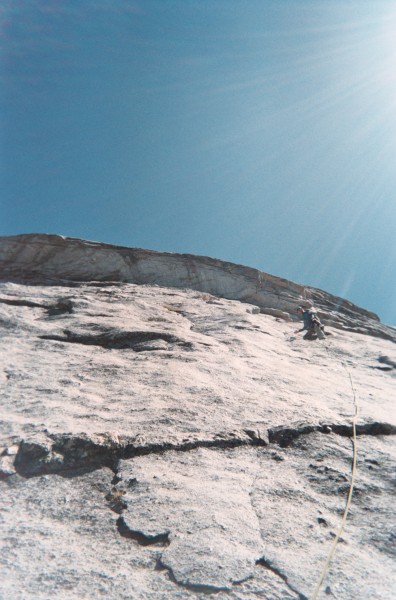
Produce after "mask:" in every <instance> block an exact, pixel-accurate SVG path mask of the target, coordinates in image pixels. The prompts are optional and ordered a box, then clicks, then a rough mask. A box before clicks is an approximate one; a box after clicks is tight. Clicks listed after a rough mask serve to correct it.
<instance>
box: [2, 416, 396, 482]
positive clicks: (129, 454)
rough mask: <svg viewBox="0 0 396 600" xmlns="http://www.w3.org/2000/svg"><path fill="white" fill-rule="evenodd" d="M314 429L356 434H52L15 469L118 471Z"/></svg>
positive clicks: (21, 452)
mask: <svg viewBox="0 0 396 600" xmlns="http://www.w3.org/2000/svg"><path fill="white" fill-rule="evenodd" d="M356 430H357V434H358V435H372V436H377V435H395V434H396V427H395V426H394V425H391V424H390V423H379V422H374V423H365V424H361V425H357V426H356ZM313 432H318V433H323V434H328V433H330V432H333V433H335V434H337V435H340V436H347V437H351V436H352V425H346V424H331V425H330V424H329V425H300V426H296V427H281V426H279V427H274V428H272V429H269V430H268V438H267V435H266V434H264V433H260V432H259V431H253V430H250V429H247V430H243V432H241V433H240V435H238V434H236V433H233V432H232V433H230V434H223V435H222V437H221V438H220V437H219V438H216V437H215V439H208V440H191V441H187V442H183V443H180V444H177V443H172V442H162V443H160V442H159V443H151V444H150V443H148V444H147V445H136V443H135V440H134V439H133V438H132V439H129V440H128V439H127V440H125V441H123V442H122V443H121V442H117V443H116V442H114V441H113V440H107V439H105V440H104V441H95V440H92V439H91V438H89V437H87V436H84V434H80V435H70V434H61V435H59V434H55V435H50V434H49V435H48V437H47V438H45V440H38V441H22V442H21V444H20V446H19V449H18V452H17V455H16V457H15V464H14V467H15V470H16V471H17V472H18V473H19V474H20V475H22V476H23V477H35V476H38V475H43V474H46V473H59V474H61V475H65V476H68V477H73V476H74V475H76V474H81V471H82V470H85V471H86V472H87V471H92V470H94V469H99V468H101V467H108V468H110V469H112V470H113V471H114V472H115V471H116V465H117V462H118V461H119V460H121V459H124V460H126V459H130V458H134V457H137V456H145V455H149V454H162V453H164V452H168V451H176V452H188V451H190V450H195V449H196V448H214V449H216V448H218V449H232V448H238V447H247V446H255V447H257V446H267V445H268V443H270V444H279V446H281V447H282V448H286V447H288V446H290V445H291V444H292V442H293V441H294V440H295V439H297V438H298V437H299V436H301V435H308V434H310V433H313Z"/></svg>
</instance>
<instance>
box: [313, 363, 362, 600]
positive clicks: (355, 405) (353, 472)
mask: <svg viewBox="0 0 396 600" xmlns="http://www.w3.org/2000/svg"><path fill="white" fill-rule="evenodd" d="M342 365H343V367H345V369H346V371H347V373H348V375H349V380H350V382H351V387H352V392H353V402H354V407H355V415H354V417H353V418H352V432H353V438H352V439H353V461H352V475H351V485H350V487H349V494H348V499H347V503H346V506H345V511H344V516H343V518H342V522H341V526H340V528H339V530H338V533H337V535H336V537H335V538H334V541H333V544H332V547H331V549H330V552H329V555H328V557H327V559H326V562H325V564H324V567H323V569H322V572H321V575H320V578H319V581H318V583H317V585H316V588H315V591H314V593H313V594H312V596H311V597H310V600H316V599H317V597H318V595H319V592H320V588H321V587H322V583H323V580H324V578H325V577H326V573H327V571H328V569H329V566H330V563H331V561H332V560H333V557H334V554H335V551H336V548H337V544H338V541H339V539H340V537H341V535H342V533H343V531H344V527H345V523H346V520H347V516H348V511H349V507H350V505H351V500H352V494H353V486H354V484H355V477H356V461H357V444H356V419H357V413H358V407H357V402H356V393H355V389H354V387H353V381H352V376H351V374H350V372H349V371H348V368H347V367H346V365H345V364H344V363H342Z"/></svg>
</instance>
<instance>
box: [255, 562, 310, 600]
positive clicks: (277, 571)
mask: <svg viewBox="0 0 396 600" xmlns="http://www.w3.org/2000/svg"><path fill="white" fill-rule="evenodd" d="M256 565H261V566H262V567H265V568H266V569H269V570H270V571H272V572H273V573H275V575H277V576H278V577H280V578H281V579H282V580H283V581H284V582H285V583H286V585H287V587H288V588H289V589H290V590H291V591H292V592H294V594H297V596H298V598H299V600H308V598H307V596H305V594H302V593H301V592H299V591H298V590H296V588H295V587H294V586H292V585H291V584H290V583H289V580H288V578H287V575H285V574H284V573H283V572H282V571H281V570H280V569H278V568H277V567H275V566H274V565H273V564H272V562H271V561H270V560H268V559H266V558H264V556H262V557H261V558H259V560H257V561H256Z"/></svg>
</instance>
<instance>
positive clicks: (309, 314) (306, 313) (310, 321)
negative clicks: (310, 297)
mask: <svg viewBox="0 0 396 600" xmlns="http://www.w3.org/2000/svg"><path fill="white" fill-rule="evenodd" d="M296 312H297V314H298V315H299V316H300V317H302V319H303V323H304V326H303V328H302V329H296V331H295V332H294V333H301V332H302V331H305V330H306V331H307V333H306V334H305V335H304V339H315V337H318V338H319V339H320V340H323V339H324V338H325V334H324V326H323V325H322V323H321V322H320V319H319V317H318V314H317V312H316V308H314V307H313V306H310V307H309V308H304V307H303V306H299V307H298V308H297V311H296Z"/></svg>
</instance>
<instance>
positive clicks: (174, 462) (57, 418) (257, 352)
mask: <svg viewBox="0 0 396 600" xmlns="http://www.w3.org/2000/svg"><path fill="white" fill-rule="evenodd" d="M0 248H1V251H2V254H1V257H2V258H1V260H2V261H3V262H2V263H1V264H2V266H3V267H4V268H3V271H2V276H3V282H2V283H0V333H1V335H0V359H1V360H0V394H1V398H2V409H1V415H0V419H1V428H0V487H1V492H2V493H1V494H0V519H1V529H2V531H3V532H5V535H3V536H2V541H1V552H0V596H1V597H4V598H13V599H16V600H18V599H21V600H22V599H23V600H33V599H34V600H36V599H40V600H45V599H48V600H49V599H50V598H51V599H52V598H54V597H56V598H60V599H61V600H66V599H67V600H70V599H73V600H74V599H75V600H80V598H85V599H91V598H92V599H95V600H96V599H97V598H100V597H105V598H109V599H114V600H115V599H117V600H118V599H119V598H124V599H127V598H128V599H130V598H133V599H135V598H136V599H146V598H149V599H153V600H154V599H159V598H161V599H162V598H164V599H167V598H180V599H183V600H184V599H190V598H199V599H201V598H202V599H203V598H208V597H213V598H216V599H217V600H230V599H235V600H237V599H238V600H239V599H253V598H257V597H261V598H268V599H269V600H283V599H289V598H290V599H296V598H300V599H302V598H308V597H310V596H311V594H312V592H313V590H314V588H315V585H316V582H317V581H318V578H319V575H320V572H321V570H322V567H323V565H324V562H325V560H326V557H327V555H328V552H329V551H330V548H331V546H332V543H333V540H334V537H335V536H336V535H337V532H338V528H339V527H340V524H341V520H342V515H343V512H344V509H345V503H346V499H347V496H348V492H349V486H350V481H351V465H352V457H353V445H352V441H351V438H352V433H353V427H352V419H353V417H354V415H355V409H356V407H357V409H358V415H357V422H356V432H357V478H356V482H355V488H354V493H353V496H352V504H351V509H350V514H349V517H348V519H347V522H346V527H345V530H344V532H343V533H342V536H341V540H340V542H339V543H338V546H337V550H336V554H335V558H334V560H333V562H332V564H331V566H330V570H329V572H328V573H327V575H326V578H325V581H324V583H323V586H322V589H321V592H320V595H319V597H320V598H327V597H332V595H333V597H336V598H338V599H342V600H349V599H350V598H362V599H367V600H368V599H377V598H381V599H385V600H390V599H391V598H393V597H394V589H395V587H396V569H395V551H394V548H395V539H396V532H395V531H394V529H393V528H394V523H395V522H396V519H395V503H394V481H393V479H392V477H393V474H394V468H395V462H396V457H395V454H396V451H395V433H396V414H395V411H394V406H393V404H394V397H395V389H396V388H395V381H396V370H395V368H394V365H395V364H396V353H395V352H396V351H395V345H394V343H393V341H392V335H393V334H392V330H391V329H390V328H386V327H385V326H382V325H381V324H379V323H378V322H377V321H375V319H374V317H373V316H372V315H370V314H369V313H365V311H363V310H361V309H358V308H357V307H351V306H350V305H349V304H348V303H346V304H345V305H343V308H342V309H340V313H339V320H340V323H343V325H342V326H343V327H344V328H345V327H349V325H347V323H348V322H349V324H351V323H352V322H353V323H354V327H355V325H356V327H357V328H358V329H359V330H361V333H356V331H355V332H352V331H351V332H349V331H345V330H344V331H342V330H340V329H337V330H336V329H335V328H332V327H330V326H328V327H327V328H326V329H327V331H328V333H331V334H332V335H330V336H328V337H327V338H326V339H325V340H323V341H318V340H316V341H306V340H304V339H303V338H302V337H300V336H299V335H296V334H295V333H294V329H295V328H296V324H295V323H293V322H288V321H287V315H283V317H285V318H283V317H282V315H281V314H279V313H277V312H276V313H275V312H273V313H272V314H271V311H272V310H274V311H277V310H280V311H281V312H282V311H284V312H287V313H288V312H289V310H290V306H291V305H292V304H293V303H294V300H296V301H298V295H299V294H301V293H302V292H303V288H302V287H301V286H297V285H295V284H292V283H289V282H284V280H277V278H271V277H270V276H268V277H269V278H270V279H269V280H267V279H266V277H267V276H265V275H264V274H262V277H264V279H262V281H267V283H268V281H270V282H271V285H273V289H274V290H276V294H277V297H278V301H277V302H278V304H277V307H274V306H271V302H272V300H271V299H270V300H268V298H271V294H268V295H267V296H265V298H266V300H265V302H264V300H263V298H264V295H261V296H260V294H261V293H262V292H260V293H258V295H257V293H256V295H254V301H252V304H249V303H248V302H247V299H248V296H246V295H245V291H246V289H248V288H249V286H250V285H251V284H252V282H253V281H254V277H258V272H257V271H254V270H249V269H247V270H246V268H245V267H238V266H235V265H228V264H227V263H222V262H221V261H213V260H212V259H204V258H197V257H184V256H177V255H162V254H158V253H151V252H148V251H140V250H133V249H119V248H115V247H114V248H113V247H108V246H105V245H101V244H94V243H90V242H82V241H80V240H68V239H63V238H60V237H58V236H18V237H17V238H13V239H11V238H4V239H3V240H1V241H0ZM38 248H39V250H38ZM183 269H184V271H183ZM121 273H122V274H123V277H124V279H128V278H129V277H130V278H131V279H133V278H135V280H134V281H135V282H134V283H130V282H125V281H124V282H115V281H113V282H105V281H102V282H99V281H98V279H102V280H104V279H106V278H111V279H116V278H120V276H121V275H120V274H121ZM138 276H139V277H140V279H139V278H138ZM90 277H94V279H95V280H96V281H90ZM7 278H8V279H10V278H12V281H10V280H7ZM84 278H85V279H86V280H84ZM51 279H52V281H50V280H51ZM61 279H63V281H61ZM28 280H29V281H28ZM66 280H68V281H66ZM78 280H79V281H78ZM153 282H154V283H155V284H156V285H153ZM263 285H264V284H263ZM265 285H267V284H265ZM216 286H218V287H216ZM268 286H270V284H269V283H268ZM181 287H184V289H181ZM192 288H193V289H192ZM196 288H200V290H197V289H196ZM201 288H202V289H201ZM249 289H250V288H249ZM216 290H217V291H216ZM221 291H223V292H224V295H229V296H231V295H232V294H235V297H237V296H239V297H240V299H243V300H244V302H243V303H242V302H240V301H239V300H238V299H230V298H222V297H220V296H221V294H220V292H221ZM311 292H312V290H311ZM312 293H314V292H312ZM315 293H316V292H315ZM317 293H319V292H317ZM320 293H322V292H320ZM274 294H275V292H274ZM276 294H275V295H276ZM260 298H261V300H260ZM261 301H262V304H260V302H261ZM331 302H332V300H331V297H330V296H329V295H326V294H325V293H324V292H323V306H329V307H331V306H332V304H331ZM266 303H267V304H266ZM288 303H289V304H288ZM346 307H347V308H346ZM331 310H333V309H331ZM348 311H349V312H348ZM266 312H268V313H270V314H265V313H266ZM289 314H291V313H289ZM334 314H335V313H334ZM337 315H338V313H337ZM337 315H336V317H334V318H338V316H337ZM289 318H291V319H292V316H291V317H289ZM348 319H350V321H348ZM357 323H359V325H357ZM373 328H374V329H375V328H377V329H375V331H374V329H373ZM370 332H371V333H372V335H368V334H369V333H370ZM387 332H388V333H389V332H391V333H389V335H388V333H387ZM362 333H364V335H362ZM384 333H385V334H386V335H383V334H384ZM381 336H382V338H381ZM385 338H387V339H385ZM326 590H327V591H326Z"/></svg>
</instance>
